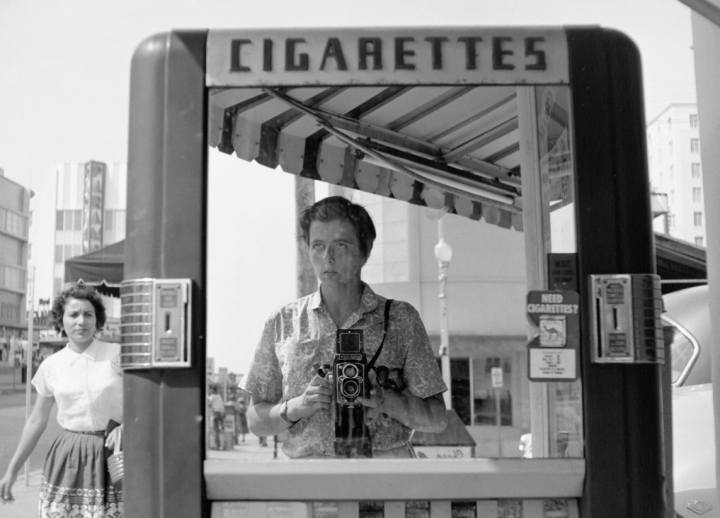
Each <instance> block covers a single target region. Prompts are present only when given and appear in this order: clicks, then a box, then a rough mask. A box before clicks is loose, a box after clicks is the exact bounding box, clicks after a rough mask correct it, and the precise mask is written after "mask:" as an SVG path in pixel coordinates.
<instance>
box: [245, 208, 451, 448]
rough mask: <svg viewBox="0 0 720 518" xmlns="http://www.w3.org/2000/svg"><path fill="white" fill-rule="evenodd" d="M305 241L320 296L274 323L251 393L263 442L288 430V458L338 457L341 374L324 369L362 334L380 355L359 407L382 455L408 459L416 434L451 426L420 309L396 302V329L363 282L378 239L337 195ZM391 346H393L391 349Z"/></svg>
mask: <svg viewBox="0 0 720 518" xmlns="http://www.w3.org/2000/svg"><path fill="white" fill-rule="evenodd" d="M300 229H301V232H302V236H303V239H304V241H305V243H306V245H307V246H308V254H309V258H310V262H311V264H312V267H313V270H314V272H315V275H316V276H317V278H318V281H319V289H318V291H316V292H315V293H312V294H310V295H308V296H305V297H302V298H300V299H298V300H296V301H294V302H292V303H290V304H287V305H285V306H283V307H282V308H280V309H279V310H278V311H277V312H275V313H274V314H273V315H271V316H270V318H269V319H268V320H267V322H266V323H265V328H264V330H263V334H262V338H261V340H260V343H259V345H258V347H257V349H256V351H255V356H254V359H253V362H252V365H251V367H250V369H249V372H248V375H247V376H246V378H245V380H244V387H245V389H246V390H248V391H249V392H250V393H251V394H252V404H251V406H250V408H249V409H248V413H247V417H248V424H249V427H250V430H251V431H252V432H253V433H255V434H257V435H275V434H279V433H281V432H283V431H285V430H287V431H288V434H287V439H286V440H285V441H284V442H283V451H284V452H285V453H286V454H287V455H288V456H289V457H292V458H297V457H325V456H334V455H335V449H334V443H335V425H336V422H335V415H334V414H335V412H334V408H333V407H334V406H335V399H334V390H335V388H334V387H333V377H332V376H325V375H324V374H325V373H324V372H323V369H322V368H320V369H318V367H320V366H325V368H327V366H329V365H331V364H332V363H333V358H334V355H335V352H336V348H337V343H336V340H337V331H338V329H356V330H362V335H363V338H362V342H363V349H364V353H365V355H366V357H367V358H368V359H369V358H372V357H373V356H374V355H375V353H376V352H377V351H378V350H379V349H381V347H382V349H381V350H380V353H379V355H378V356H377V359H376V362H375V364H374V365H375V367H377V372H381V373H383V376H382V377H383V378H388V379H389V380H395V386H394V387H395V388H387V387H389V386H390V384H389V383H387V382H386V383H383V384H381V383H379V382H378V379H377V375H376V374H375V371H374V370H369V372H368V375H367V377H368V382H369V384H370V388H371V391H370V393H369V395H366V396H365V397H359V398H358V399H357V402H358V403H359V404H362V405H363V406H365V407H366V409H367V412H366V416H367V417H366V422H365V424H366V425H367V429H368V431H369V434H370V437H371V441H372V455H373V456H375V457H379V456H408V455H409V448H408V440H409V437H410V433H411V431H412V430H413V429H416V430H421V431H428V432H437V431H441V430H443V429H444V428H445V426H446V424H447V421H446V414H445V405H444V403H443V400H442V393H443V392H444V391H445V390H446V386H445V384H444V382H443V380H442V377H441V374H440V371H439V369H438V366H437V362H436V360H435V358H434V356H433V353H432V350H431V347H430V342H429V339H428V336H427V332H426V331H425V327H424V326H423V323H422V321H421V320H420V316H419V314H418V312H417V310H415V308H414V307H412V305H410V304H408V303H407V302H402V301H392V303H391V304H390V305H389V307H388V312H387V314H388V315H389V316H388V321H387V322H386V319H385V315H386V309H385V303H386V300H387V299H385V298H384V297H381V296H380V295H377V294H376V293H375V292H373V290H372V289H371V288H370V287H369V286H368V285H367V284H365V283H364V282H363V281H362V279H361V271H362V268H363V266H364V265H365V263H366V261H367V259H368V257H369V255H370V251H371V250H372V245H373V242H374V240H375V226H374V225H373V222H372V219H371V218H370V215H369V214H368V213H367V211H366V210H365V209H364V208H363V207H361V206H360V205H357V204H354V203H352V202H350V201H349V200H347V199H345V198H343V197H340V196H333V197H329V198H325V199H323V200H320V201H318V202H317V203H315V204H314V205H313V206H311V207H309V208H308V209H307V210H305V211H304V212H303V214H302V215H301V220H300ZM381 344H383V345H382V346H381Z"/></svg>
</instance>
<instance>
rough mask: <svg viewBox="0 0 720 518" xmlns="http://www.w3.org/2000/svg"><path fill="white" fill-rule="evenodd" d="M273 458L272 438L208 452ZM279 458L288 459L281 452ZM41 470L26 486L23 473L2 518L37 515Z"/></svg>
mask: <svg viewBox="0 0 720 518" xmlns="http://www.w3.org/2000/svg"><path fill="white" fill-rule="evenodd" d="M272 457H273V442H272V438H269V440H268V446H265V447H263V446H260V445H259V444H258V440H257V437H255V436H253V435H248V438H247V442H246V443H245V444H242V443H241V444H239V445H235V447H234V448H233V449H232V450H226V451H217V450H210V451H208V452H207V458H208V459H216V460H235V461H238V460H239V461H249V460H250V461H252V460H271V459H272ZM278 458H286V457H285V455H284V454H283V453H282V452H281V451H280V452H279V455H278ZM41 475H42V471H41V470H35V471H31V472H30V477H29V478H30V483H29V484H27V485H26V484H25V473H24V472H21V473H20V475H19V476H18V479H17V481H16V482H15V485H14V486H13V496H15V501H14V502H13V503H12V504H4V505H3V504H1V503H0V516H2V518H33V517H34V516H35V515H36V513H37V503H38V494H39V493H40V478H41Z"/></svg>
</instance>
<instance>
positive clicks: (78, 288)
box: [52, 281, 107, 336]
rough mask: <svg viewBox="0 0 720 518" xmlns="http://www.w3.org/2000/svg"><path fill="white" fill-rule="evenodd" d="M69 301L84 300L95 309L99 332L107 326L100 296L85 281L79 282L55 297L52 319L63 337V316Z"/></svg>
mask: <svg viewBox="0 0 720 518" xmlns="http://www.w3.org/2000/svg"><path fill="white" fill-rule="evenodd" d="M68 299H84V300H87V301H88V302H90V304H92V305H93V308H95V323H96V327H97V329H98V330H100V329H102V328H103V326H104V325H105V320H106V319H107V315H106V313H105V306H104V305H103V302H102V298H100V294H99V293H98V292H97V291H96V290H95V288H93V287H92V286H88V285H87V284H85V283H84V282H83V281H78V282H76V283H75V284H73V285H72V286H70V287H69V288H65V289H64V290H63V291H61V292H60V294H59V295H58V296H57V297H55V300H53V305H52V318H53V326H54V327H55V330H56V331H57V332H58V333H60V334H61V335H62V336H65V330H64V329H63V315H64V314H65V304H67V301H68Z"/></svg>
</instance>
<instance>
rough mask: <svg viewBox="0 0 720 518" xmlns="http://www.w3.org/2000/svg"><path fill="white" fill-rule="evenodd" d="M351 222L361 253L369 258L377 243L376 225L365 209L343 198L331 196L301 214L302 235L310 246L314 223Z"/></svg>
mask: <svg viewBox="0 0 720 518" xmlns="http://www.w3.org/2000/svg"><path fill="white" fill-rule="evenodd" d="M336 219H339V220H345V221H349V222H350V223H351V224H352V226H353V228H355V234H356V235H357V238H358V242H359V243H360V253H361V254H362V255H363V257H364V258H365V259H367V258H368V256H369V255H370V252H371V251H372V247H373V243H374V242H375V237H376V234H375V225H374V224H373V221H372V218H371V217H370V214H368V211H367V210H365V207H363V206H362V205H358V204H357V203H353V202H351V201H350V200H348V199H346V198H343V197H342V196H330V197H328V198H323V199H322V200H320V201H317V202H315V203H314V204H313V205H311V206H310V207H308V208H307V209H305V210H303V211H302V213H301V214H300V235H301V236H302V239H303V240H304V241H305V243H306V244H307V245H309V244H310V225H311V224H312V222H313V221H322V222H328V221H333V220H336Z"/></svg>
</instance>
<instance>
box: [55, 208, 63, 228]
mask: <svg viewBox="0 0 720 518" xmlns="http://www.w3.org/2000/svg"><path fill="white" fill-rule="evenodd" d="M62 229H63V211H61V210H56V211H55V230H62Z"/></svg>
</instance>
